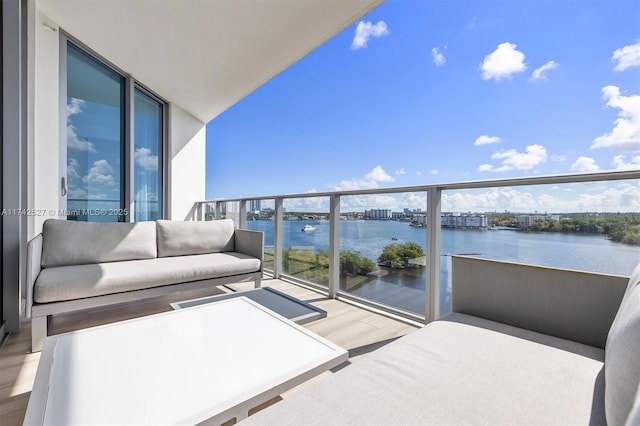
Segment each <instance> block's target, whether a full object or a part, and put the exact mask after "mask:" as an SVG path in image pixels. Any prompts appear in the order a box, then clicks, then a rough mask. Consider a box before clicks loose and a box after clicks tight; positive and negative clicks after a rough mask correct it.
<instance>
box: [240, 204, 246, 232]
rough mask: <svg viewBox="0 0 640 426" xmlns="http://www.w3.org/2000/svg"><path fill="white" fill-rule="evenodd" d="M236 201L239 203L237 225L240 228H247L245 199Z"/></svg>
mask: <svg viewBox="0 0 640 426" xmlns="http://www.w3.org/2000/svg"><path fill="white" fill-rule="evenodd" d="M238 203H240V209H239V210H240V211H239V213H238V215H239V216H240V217H239V218H238V227H239V228H240V229H247V200H240V201H238Z"/></svg>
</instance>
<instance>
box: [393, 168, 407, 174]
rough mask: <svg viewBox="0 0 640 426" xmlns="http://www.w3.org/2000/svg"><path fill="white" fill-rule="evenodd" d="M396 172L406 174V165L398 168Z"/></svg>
mask: <svg viewBox="0 0 640 426" xmlns="http://www.w3.org/2000/svg"><path fill="white" fill-rule="evenodd" d="M395 173H396V175H406V174H407V172H406V170H405V169H404V167H402V168H400V169H398V170H396V172H395Z"/></svg>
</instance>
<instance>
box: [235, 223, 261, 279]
mask: <svg viewBox="0 0 640 426" xmlns="http://www.w3.org/2000/svg"><path fill="white" fill-rule="evenodd" d="M234 232H235V234H234V238H235V247H236V251H237V252H238V253H242V254H246V255H248V256H253V257H255V258H257V259H260V270H263V269H264V267H263V263H264V233H263V232H262V231H249V230H247V229H236V230H235V231H234Z"/></svg>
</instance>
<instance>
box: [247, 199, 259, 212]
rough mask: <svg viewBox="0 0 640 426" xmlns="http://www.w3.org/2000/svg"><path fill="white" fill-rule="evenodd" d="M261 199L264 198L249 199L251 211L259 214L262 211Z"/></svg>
mask: <svg viewBox="0 0 640 426" xmlns="http://www.w3.org/2000/svg"><path fill="white" fill-rule="evenodd" d="M260 201H262V200H249V212H250V213H254V214H257V213H259V212H260V210H261V208H260Z"/></svg>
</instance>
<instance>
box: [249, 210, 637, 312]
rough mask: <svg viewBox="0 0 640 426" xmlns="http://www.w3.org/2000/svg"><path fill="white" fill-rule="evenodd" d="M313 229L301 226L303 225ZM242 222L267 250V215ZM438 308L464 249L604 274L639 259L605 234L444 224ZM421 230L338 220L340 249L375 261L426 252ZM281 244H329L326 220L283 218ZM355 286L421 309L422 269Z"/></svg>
mask: <svg viewBox="0 0 640 426" xmlns="http://www.w3.org/2000/svg"><path fill="white" fill-rule="evenodd" d="M306 224H309V225H311V226H313V227H314V228H315V230H313V231H307V232H305V231H303V230H302V228H303V227H304V225H306ZM247 227H248V228H249V229H253V230H259V231H263V232H264V233H265V246H266V248H267V250H268V249H269V248H270V247H273V241H274V240H273V235H274V226H273V221H270V220H256V221H249V222H248V223H247ZM441 236H442V238H441V263H440V268H441V277H440V278H441V280H440V281H441V300H440V303H441V309H442V311H443V312H447V311H448V310H449V309H450V303H451V302H450V295H451V283H450V273H449V271H450V257H449V255H452V254H467V255H473V256H477V257H483V258H487V259H494V260H504V261H511V262H519V263H526V264H533V265H540V266H550V267H556V268H566V269H574V270H580V271H588V272H600V273H606V274H616V275H629V274H631V272H632V270H633V268H634V267H635V266H636V265H637V264H638V263H640V247H638V246H631V245H627V244H622V243H617V242H613V241H611V240H609V239H608V238H607V237H606V235H600V234H598V235H585V234H563V233H544V232H520V231H513V230H472V229H446V228H443V229H442V232H441ZM426 238H427V230H426V229H425V228H416V227H413V226H410V225H409V224H408V223H407V222H398V221H376V220H343V221H341V222H340V250H348V251H357V252H359V253H360V254H361V255H363V256H365V257H367V258H369V259H371V260H373V261H376V259H377V258H378V256H380V254H381V253H382V250H383V248H384V247H385V246H386V245H388V244H392V243H405V242H409V241H411V242H415V243H417V244H420V245H421V246H422V247H423V249H425V253H426ZM283 242H284V248H285V249H289V248H299V249H311V250H314V251H317V250H319V249H321V250H328V249H329V221H327V220H317V221H313V220H306V221H300V220H285V221H283ZM383 272H385V273H384V274H379V275H371V276H369V277H367V279H365V280H362V281H361V282H360V283H359V284H358V285H357V286H355V287H351V288H348V289H346V288H343V290H345V291H348V292H349V293H352V294H354V295H357V296H359V297H364V298H367V299H371V300H374V301H377V302H380V303H384V304H388V305H391V306H394V307H397V308H400V309H404V310H408V311H410V312H414V313H418V314H422V315H423V314H424V312H425V307H424V305H425V295H424V291H425V290H424V289H425V281H426V275H425V274H426V268H420V269H419V271H408V270H406V271H403V270H400V271H383Z"/></svg>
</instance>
